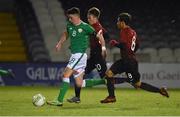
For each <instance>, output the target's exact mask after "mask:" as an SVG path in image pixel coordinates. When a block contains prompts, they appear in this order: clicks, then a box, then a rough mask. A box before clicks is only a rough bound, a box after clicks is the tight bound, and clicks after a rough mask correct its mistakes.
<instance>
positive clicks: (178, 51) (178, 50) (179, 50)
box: [174, 48, 180, 57]
mask: <svg viewBox="0 0 180 117" xmlns="http://www.w3.org/2000/svg"><path fill="white" fill-rule="evenodd" d="M174 56H175V57H180V48H176V49H175V50H174Z"/></svg>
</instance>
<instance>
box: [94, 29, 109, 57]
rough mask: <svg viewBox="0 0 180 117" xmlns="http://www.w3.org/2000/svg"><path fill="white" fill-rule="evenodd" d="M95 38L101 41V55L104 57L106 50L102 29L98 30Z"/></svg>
mask: <svg viewBox="0 0 180 117" xmlns="http://www.w3.org/2000/svg"><path fill="white" fill-rule="evenodd" d="M96 36H97V38H98V39H99V41H100V43H101V47H102V56H103V57H104V58H105V57H106V55H107V51H106V44H105V40H104V37H103V34H102V30H100V31H99V32H98V33H97V35H96Z"/></svg>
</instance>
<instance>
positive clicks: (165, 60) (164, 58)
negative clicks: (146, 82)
mask: <svg viewBox="0 0 180 117" xmlns="http://www.w3.org/2000/svg"><path fill="white" fill-rule="evenodd" d="M160 62H161V63H175V62H176V58H175V57H173V56H162V57H160Z"/></svg>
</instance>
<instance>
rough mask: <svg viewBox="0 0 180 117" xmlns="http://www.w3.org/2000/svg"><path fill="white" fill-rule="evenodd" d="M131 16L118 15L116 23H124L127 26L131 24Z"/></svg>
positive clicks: (126, 14)
mask: <svg viewBox="0 0 180 117" xmlns="http://www.w3.org/2000/svg"><path fill="white" fill-rule="evenodd" d="M131 20H132V16H131V15H130V14H129V13H120V14H119V15H118V21H124V22H125V23H126V24H127V25H128V24H129V23H130V22H131Z"/></svg>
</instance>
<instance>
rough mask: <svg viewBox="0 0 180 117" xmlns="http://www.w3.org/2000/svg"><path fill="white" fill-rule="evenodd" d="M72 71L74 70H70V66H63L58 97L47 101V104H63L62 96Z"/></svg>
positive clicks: (67, 86)
mask: <svg viewBox="0 0 180 117" xmlns="http://www.w3.org/2000/svg"><path fill="white" fill-rule="evenodd" d="M73 72H74V70H72V69H71V68H68V67H66V68H65V71H64V74H63V78H62V85H61V87H60V92H59V95H58V98H57V99H56V100H53V101H47V104H49V105H54V106H62V105H63V100H64V96H65V94H66V92H67V90H68V88H69V85H70V79H69V78H70V76H71V75H72V74H73Z"/></svg>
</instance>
